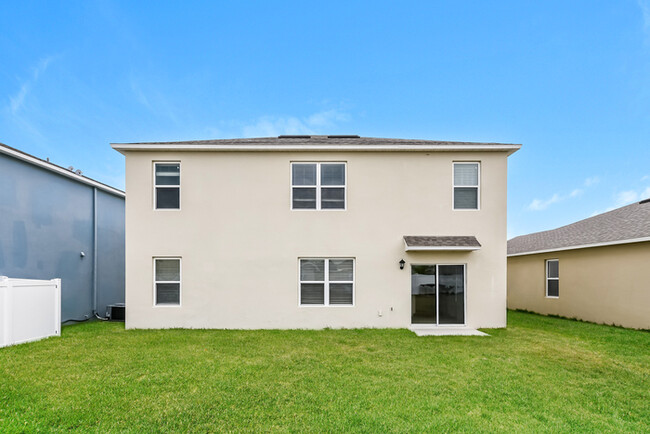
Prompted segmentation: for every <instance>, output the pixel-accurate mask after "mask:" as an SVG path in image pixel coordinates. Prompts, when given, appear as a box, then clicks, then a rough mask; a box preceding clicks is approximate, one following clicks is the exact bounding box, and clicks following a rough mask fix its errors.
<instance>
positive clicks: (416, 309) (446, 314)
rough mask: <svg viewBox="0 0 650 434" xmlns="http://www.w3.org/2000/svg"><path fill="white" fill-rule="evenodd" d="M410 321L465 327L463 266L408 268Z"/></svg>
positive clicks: (418, 266) (416, 266)
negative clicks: (409, 276)
mask: <svg viewBox="0 0 650 434" xmlns="http://www.w3.org/2000/svg"><path fill="white" fill-rule="evenodd" d="M411 322H412V323H413V324H432V325H462V324H465V266H464V265H412V266H411Z"/></svg>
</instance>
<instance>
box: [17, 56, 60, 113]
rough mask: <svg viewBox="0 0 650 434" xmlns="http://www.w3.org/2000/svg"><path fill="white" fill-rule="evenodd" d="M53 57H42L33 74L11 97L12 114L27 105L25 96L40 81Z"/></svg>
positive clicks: (33, 69)
mask: <svg viewBox="0 0 650 434" xmlns="http://www.w3.org/2000/svg"><path fill="white" fill-rule="evenodd" d="M53 59H54V57H53V56H48V57H43V58H41V59H40V60H39V61H38V63H37V64H36V66H35V67H34V68H32V74H31V76H30V77H29V78H28V79H26V80H24V81H23V82H22V84H21V85H20V89H19V90H18V92H16V94H15V95H13V96H10V97H9V107H8V108H9V111H10V112H11V114H12V115H15V114H17V113H18V112H19V111H20V110H21V109H22V108H23V106H24V105H25V98H27V95H28V94H29V92H30V91H31V89H32V87H33V86H34V84H35V83H36V82H37V81H38V78H39V76H40V75H41V74H43V73H44V72H45V70H46V69H47V67H48V66H49V65H50V63H51V62H52V60H53Z"/></svg>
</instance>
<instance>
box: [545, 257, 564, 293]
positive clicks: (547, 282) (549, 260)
mask: <svg viewBox="0 0 650 434" xmlns="http://www.w3.org/2000/svg"><path fill="white" fill-rule="evenodd" d="M552 262H555V263H557V277H550V276H549V272H548V269H549V264H550V263H552ZM545 268H546V297H547V298H560V260H559V259H547V260H546V263H545ZM551 281H556V282H557V295H549V294H548V286H549V285H548V284H549V282H551Z"/></svg>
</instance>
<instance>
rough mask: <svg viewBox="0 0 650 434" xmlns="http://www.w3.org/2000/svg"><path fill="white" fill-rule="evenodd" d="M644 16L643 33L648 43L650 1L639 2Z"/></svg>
mask: <svg viewBox="0 0 650 434" xmlns="http://www.w3.org/2000/svg"><path fill="white" fill-rule="evenodd" d="M637 3H638V4H639V7H640V8H641V14H642V15H643V31H644V32H645V35H646V42H650V0H637Z"/></svg>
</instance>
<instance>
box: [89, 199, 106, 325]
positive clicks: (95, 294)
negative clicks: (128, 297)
mask: <svg viewBox="0 0 650 434" xmlns="http://www.w3.org/2000/svg"><path fill="white" fill-rule="evenodd" d="M93 315H94V316H95V318H97V319H99V320H102V321H108V318H104V317H103V316H100V315H99V313H97V187H93Z"/></svg>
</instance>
